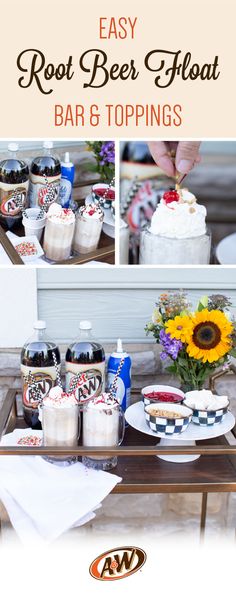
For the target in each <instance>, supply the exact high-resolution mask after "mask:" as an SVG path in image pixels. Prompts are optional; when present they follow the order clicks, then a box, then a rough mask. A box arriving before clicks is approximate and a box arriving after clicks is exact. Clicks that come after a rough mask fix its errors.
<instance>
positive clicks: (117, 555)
mask: <svg viewBox="0 0 236 594" xmlns="http://www.w3.org/2000/svg"><path fill="white" fill-rule="evenodd" d="M146 559H147V555H146V553H145V552H144V551H143V549H140V548H138V547H119V548H117V549H111V550H110V551H106V553H102V555H99V557H96V559H94V561H93V562H92V563H91V565H90V568H89V573H90V575H91V576H92V577H93V578H95V579H96V580H102V581H104V582H108V581H111V580H120V579H122V578H125V577H128V576H129V575H132V574H133V573H135V572H136V571H138V570H139V569H140V568H141V567H142V566H143V565H144V563H145V561H146Z"/></svg>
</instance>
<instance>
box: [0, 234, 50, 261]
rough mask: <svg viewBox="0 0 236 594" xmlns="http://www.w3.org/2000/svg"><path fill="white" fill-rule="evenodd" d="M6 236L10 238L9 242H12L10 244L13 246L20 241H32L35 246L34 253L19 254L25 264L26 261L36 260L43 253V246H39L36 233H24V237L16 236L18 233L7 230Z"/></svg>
mask: <svg viewBox="0 0 236 594" xmlns="http://www.w3.org/2000/svg"><path fill="white" fill-rule="evenodd" d="M7 236H8V238H9V239H10V242H11V243H12V245H14V247H16V246H17V245H19V244H20V243H28V242H29V243H33V244H34V245H35V248H36V250H37V253H36V254H35V255H33V256H20V257H21V259H22V260H23V262H25V264H28V262H33V261H34V260H37V258H40V257H41V256H42V255H43V254H44V251H43V248H42V247H41V245H40V243H39V240H38V238H37V237H36V235H27V236H25V235H24V237H18V235H15V234H14V233H12V232H11V231H7Z"/></svg>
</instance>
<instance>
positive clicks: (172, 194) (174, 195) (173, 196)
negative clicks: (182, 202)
mask: <svg viewBox="0 0 236 594" xmlns="http://www.w3.org/2000/svg"><path fill="white" fill-rule="evenodd" d="M163 200H165V203H166V204H171V202H179V194H178V192H177V191H176V190H168V192H165V193H164V194H163Z"/></svg>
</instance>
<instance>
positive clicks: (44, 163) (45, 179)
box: [29, 141, 61, 207]
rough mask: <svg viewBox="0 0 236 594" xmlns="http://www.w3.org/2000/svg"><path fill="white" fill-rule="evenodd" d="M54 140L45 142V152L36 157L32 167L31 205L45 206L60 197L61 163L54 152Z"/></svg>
mask: <svg viewBox="0 0 236 594" xmlns="http://www.w3.org/2000/svg"><path fill="white" fill-rule="evenodd" d="M52 149H53V142H51V141H45V142H44V143H43V154H42V155H41V156H39V157H35V158H34V159H33V161H32V163H31V167H30V185H29V200H30V206H32V207H35V206H40V207H42V206H45V205H48V206H50V204H52V202H56V201H57V200H58V198H59V192H60V180H61V164H60V161H59V159H58V158H57V157H56V156H55V155H53V154H52Z"/></svg>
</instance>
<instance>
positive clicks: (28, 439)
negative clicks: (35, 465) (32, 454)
mask: <svg viewBox="0 0 236 594" xmlns="http://www.w3.org/2000/svg"><path fill="white" fill-rule="evenodd" d="M17 445H22V446H41V445H42V438H41V437H37V435H26V436H25V437H21V438H20V439H18V442H17Z"/></svg>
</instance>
